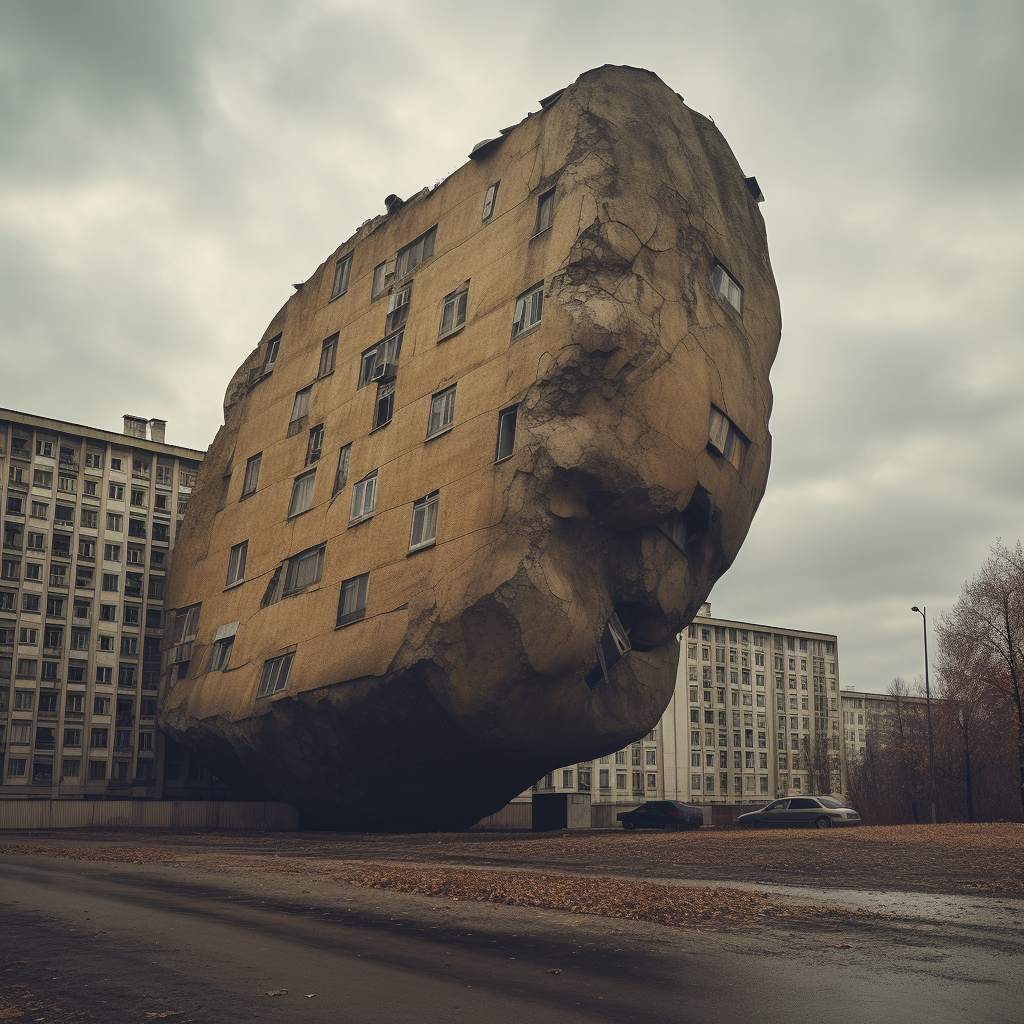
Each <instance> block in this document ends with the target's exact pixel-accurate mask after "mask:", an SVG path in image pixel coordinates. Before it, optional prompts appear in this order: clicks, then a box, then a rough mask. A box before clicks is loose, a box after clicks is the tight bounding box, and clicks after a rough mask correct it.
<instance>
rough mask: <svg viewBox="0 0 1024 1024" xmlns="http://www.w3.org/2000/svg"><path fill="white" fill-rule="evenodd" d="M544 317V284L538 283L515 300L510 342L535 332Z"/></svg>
mask: <svg viewBox="0 0 1024 1024" xmlns="http://www.w3.org/2000/svg"><path fill="white" fill-rule="evenodd" d="M543 315H544V282H543V281H540V282H538V283H537V284H535V285H534V286H533V287H532V288H529V289H528V290H527V291H525V292H523V294H522V295H520V296H519V298H517V299H516V308H515V312H514V313H513V315H512V340H513V341H516V340H517V339H518V338H521V337H522V336H523V335H524V334H526V333H527V332H529V331H532V330H535V329H536V328H537V327H538V326H539V325H540V322H541V318H542V316H543Z"/></svg>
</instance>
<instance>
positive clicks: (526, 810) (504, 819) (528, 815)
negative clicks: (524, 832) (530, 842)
mask: <svg viewBox="0 0 1024 1024" xmlns="http://www.w3.org/2000/svg"><path fill="white" fill-rule="evenodd" d="M476 827H477V828H533V804H530V803H526V802H525V801H524V802H523V803H516V804H505V806H504V807H502V809H501V810H500V811H498V812H497V813H495V814H488V815H487V817H486V818H481V819H480V820H479V821H478V822H477V823H476Z"/></svg>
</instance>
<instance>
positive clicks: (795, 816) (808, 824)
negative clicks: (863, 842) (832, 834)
mask: <svg viewBox="0 0 1024 1024" xmlns="http://www.w3.org/2000/svg"><path fill="white" fill-rule="evenodd" d="M736 824H737V825H750V826H755V827H756V826H762V827H772V826H774V827H776V828H831V827H832V826H833V825H859V824H860V815H859V814H858V813H857V812H856V811H855V810H854V809H853V808H852V807H847V806H846V804H844V803H843V802H842V800H837V799H836V798H835V797H834V796H788V797H785V798H784V799H782V800H773V801H772V802H771V803H770V804H768V805H767V806H765V807H762V808H761V809H760V810H759V811H748V812H747V813H746V814H741V815H740V816H739V817H738V818H737V819H736Z"/></svg>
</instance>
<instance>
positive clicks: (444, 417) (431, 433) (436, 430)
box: [427, 384, 458, 437]
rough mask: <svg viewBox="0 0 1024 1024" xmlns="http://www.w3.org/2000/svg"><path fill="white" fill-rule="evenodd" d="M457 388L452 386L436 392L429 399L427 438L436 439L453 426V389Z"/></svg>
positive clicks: (454, 385)
mask: <svg viewBox="0 0 1024 1024" xmlns="http://www.w3.org/2000/svg"><path fill="white" fill-rule="evenodd" d="M457 387H458V385H457V384H453V385H452V386H451V387H450V388H445V389H444V391H438V393H437V394H436V395H433V396H432V397H431V399H430V418H429V419H428V420H427V437H436V436H437V435H438V434H441V433H444V432H445V431H447V430H450V429H451V428H452V427H453V426H454V425H455V389H456V388H457Z"/></svg>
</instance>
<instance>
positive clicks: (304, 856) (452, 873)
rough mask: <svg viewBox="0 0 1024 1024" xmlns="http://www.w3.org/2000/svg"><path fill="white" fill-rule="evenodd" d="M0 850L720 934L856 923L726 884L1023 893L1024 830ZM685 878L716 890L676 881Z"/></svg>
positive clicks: (282, 838)
mask: <svg viewBox="0 0 1024 1024" xmlns="http://www.w3.org/2000/svg"><path fill="white" fill-rule="evenodd" d="M0 854H15V855H43V856H50V857H53V856H56V857H59V858H62V859H71V860H87V861H108V862H114V863H128V864H166V865H179V866H187V867H189V868H192V869H196V870H199V871H207V872H213V873H217V872H225V871H228V872H230V871H243V872H254V873H265V872H270V873H274V874H283V875H293V876H294V875H302V876H308V877H309V878H311V879H313V878H316V879H319V880H322V881H328V880H329V881H332V882H344V883H349V884H352V885H356V886H360V887H367V888H373V889H384V890H389V891H393V892H405V893H414V894H418V895H425V896H434V897H440V898H444V899H448V900H469V901H476V902H482V901H486V902H490V903H499V904H506V905H516V906H534V907H548V908H551V909H558V910H567V911H570V912H575V913H586V914H599V915H601V916H606V917H628V918H634V919H640V920H647V921H656V922H659V923H663V924H676V925H690V926H697V927H712V928H719V927H724V928H730V927H732V926H734V925H735V924H738V923H740V922H746V923H753V922H754V921H757V920H760V921H762V922H766V919H772V918H778V917H787V918H792V917H799V918H803V919H805V920H807V919H822V918H827V917H829V916H833V915H835V914H837V913H842V914H844V915H846V916H850V915H851V914H855V913H859V912H855V911H848V910H847V911H837V910H836V909H835V908H833V907H827V906H823V905H822V904H821V903H820V901H819V900H818V899H816V898H814V896H812V895H811V894H809V898H808V900H807V903H806V905H801V903H799V902H796V903H794V901H793V900H792V899H789V900H780V899H777V898H776V897H774V896H773V895H772V894H771V893H759V892H750V891H740V890H739V889H734V888H729V887H728V883H729V882H734V883H735V882H740V883H746V884H755V885H756V884H758V883H774V884H782V885H791V886H792V885H796V886H811V887H814V889H815V890H818V891H819V893H820V890H821V889H823V888H824V889H827V888H829V887H837V888H844V889H873V890H875V889H883V890H886V889H888V890H894V889H898V890H904V891H919V892H929V893H945V894H950V895H975V896H996V897H998V896H1004V897H1005V896H1010V897H1014V898H1021V897H1024V827H1022V826H1020V825H1012V824H1010V825H938V826H932V825H917V826H902V827H865V826H861V827H859V828H855V829H845V830H834V829H833V830H824V831H795V830H794V831H774V830H773V831H742V830H713V829H703V830H701V831H699V832H695V833H694V832H684V833H670V834H662V833H650V834H648V833H643V832H634V833H626V832H622V831H614V830H606V831H589V832H588V831H580V832H555V833H533V832H512V831H508V832H487V831H482V830H481V831H471V832H463V833H454V834H445V833H441V834H438V833H434V834H418V835H366V834H354V833H297V832H259V833H252V832H244V833H243V832H196V831H189V832H171V831H156V830H134V831H118V830H85V829H75V830H59V831H57V830H55V831H51V832H32V833H27V832H26V833H6V834H5V835H3V836H0ZM680 880H683V881H687V882H690V883H693V882H701V883H708V884H706V885H697V886H692V885H691V886H690V887H687V888H680V887H679V886H678V885H672V884H668V883H672V882H678V881H680ZM721 883H726V885H722V884H721ZM868 916H870V915H868Z"/></svg>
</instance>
